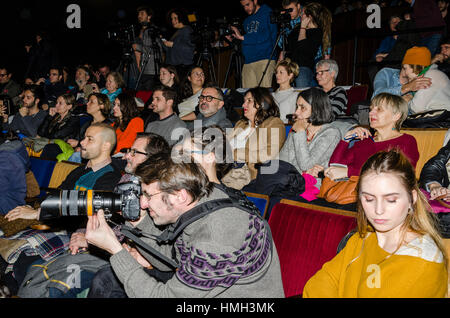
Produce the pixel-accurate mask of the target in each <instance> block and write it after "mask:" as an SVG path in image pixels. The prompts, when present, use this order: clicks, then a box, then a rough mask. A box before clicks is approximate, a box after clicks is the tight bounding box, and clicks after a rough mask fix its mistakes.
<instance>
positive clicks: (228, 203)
mask: <svg viewBox="0 0 450 318" xmlns="http://www.w3.org/2000/svg"><path fill="white" fill-rule="evenodd" d="M227 192H228V191H227ZM228 194H231V193H228ZM232 198H233V199H229V198H227V199H216V200H211V201H208V202H204V203H201V204H199V205H197V206H195V207H194V208H192V209H191V210H189V211H188V212H186V213H184V214H183V215H182V216H181V217H180V218H179V219H178V220H177V222H176V223H174V224H172V225H169V226H168V227H167V228H166V229H165V230H164V231H163V232H162V233H161V234H160V235H159V236H155V235H149V234H146V233H145V232H143V231H141V230H139V229H137V228H131V227H129V226H126V225H122V228H121V233H122V234H123V235H124V236H126V237H127V238H129V239H131V240H133V241H134V242H135V243H136V244H138V245H139V246H140V247H142V248H144V249H145V250H146V251H147V252H149V253H150V254H152V255H153V256H155V257H156V258H158V259H159V260H161V261H163V262H164V263H166V264H167V265H169V266H171V267H173V268H174V269H175V268H177V267H178V263H177V262H176V261H175V260H174V259H172V258H169V257H167V256H165V255H163V254H161V253H160V252H159V251H157V250H156V249H154V248H153V247H151V246H150V245H148V244H147V243H145V242H144V241H142V240H141V239H140V238H139V237H147V238H151V239H154V240H155V241H156V242H157V243H158V244H170V243H173V242H175V240H176V239H177V237H178V236H179V235H180V234H181V233H182V232H183V230H184V229H185V228H186V227H187V226H188V225H190V224H191V223H193V222H195V221H198V220H199V219H201V218H203V217H205V216H206V215H208V214H210V213H213V212H215V211H218V210H221V209H224V208H229V207H235V208H238V209H240V210H243V211H245V212H247V213H250V214H252V215H255V216H257V217H259V218H261V215H260V213H259V210H258V209H257V208H256V207H255V206H254V204H253V202H251V201H249V200H244V199H242V198H241V196H237V197H236V196H232Z"/></svg>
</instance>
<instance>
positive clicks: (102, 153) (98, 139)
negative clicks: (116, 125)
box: [81, 124, 116, 164]
mask: <svg viewBox="0 0 450 318" xmlns="http://www.w3.org/2000/svg"><path fill="white" fill-rule="evenodd" d="M115 146H116V133H115V131H114V129H113V128H112V127H111V126H109V125H107V124H92V125H91V126H89V128H88V129H87V130H86V133H85V137H84V139H83V140H82V141H81V157H82V158H84V159H89V160H90V161H91V162H92V163H94V164H95V163H96V162H103V161H104V160H107V159H108V158H110V156H111V152H112V151H113V149H114V147H115Z"/></svg>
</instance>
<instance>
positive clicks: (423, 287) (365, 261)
mask: <svg viewBox="0 0 450 318" xmlns="http://www.w3.org/2000/svg"><path fill="white" fill-rule="evenodd" d="M357 190H358V215H357V221H358V228H357V232H356V233H355V234H354V235H353V236H351V237H350V239H349V240H348V242H347V244H346V246H345V247H344V248H343V249H342V250H341V251H340V252H339V254H338V255H337V256H336V257H335V258H334V259H332V260H331V261H330V262H328V263H326V264H325V265H324V266H323V267H322V269H321V270H320V271H319V272H317V273H316V274H315V275H314V276H313V277H312V278H311V279H310V280H309V281H308V282H307V283H306V285H305V289H304V291H303V295H304V296H305V297H351V298H356V297H364V298H366V297H369V298H378V297H379V298H392V297H401V298H407V297H408V298H431V297H445V296H446V294H447V291H448V272H447V262H448V260H447V256H446V253H445V249H444V247H443V243H442V238H441V237H440V235H439V232H438V230H437V227H436V221H435V219H434V214H433V213H431V208H430V206H429V204H428V202H427V200H426V198H425V196H424V195H423V193H422V192H421V191H420V190H419V187H418V184H417V180H416V177H415V172H414V168H413V166H412V165H411V163H410V161H409V160H408V159H407V158H406V157H405V156H404V155H403V154H402V153H401V152H400V151H399V150H390V151H381V152H378V153H376V154H374V155H373V156H372V157H370V158H369V159H368V160H367V161H366V163H365V164H364V165H363V167H362V169H361V174H360V178H359V183H358V188H357Z"/></svg>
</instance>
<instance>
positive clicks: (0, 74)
mask: <svg viewBox="0 0 450 318" xmlns="http://www.w3.org/2000/svg"><path fill="white" fill-rule="evenodd" d="M3 76H8V74H6V73H5V74H2V73H0V77H3Z"/></svg>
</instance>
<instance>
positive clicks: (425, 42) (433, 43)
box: [420, 34, 442, 57]
mask: <svg viewBox="0 0 450 318" xmlns="http://www.w3.org/2000/svg"><path fill="white" fill-rule="evenodd" d="M441 38H442V34H433V35H430V36H427V37H426V38H423V39H422V40H420V44H421V45H422V46H426V47H427V48H428V49H429V50H430V52H431V57H433V56H434V55H435V54H436V53H438V51H439V44H441Z"/></svg>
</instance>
